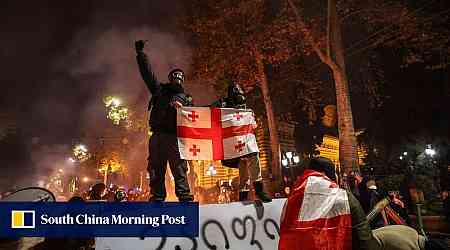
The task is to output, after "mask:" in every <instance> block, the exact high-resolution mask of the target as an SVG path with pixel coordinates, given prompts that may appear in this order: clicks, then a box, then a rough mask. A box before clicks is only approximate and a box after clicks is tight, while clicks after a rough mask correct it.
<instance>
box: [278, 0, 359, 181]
mask: <svg viewBox="0 0 450 250" xmlns="http://www.w3.org/2000/svg"><path fill="white" fill-rule="evenodd" d="M287 1H288V3H289V5H290V6H291V8H292V10H293V11H294V14H295V16H296V18H297V21H298V24H299V26H300V31H301V32H302V33H303V35H304V37H305V40H306V42H308V43H309V45H310V46H311V47H312V49H313V50H314V52H316V54H317V56H318V57H319V59H320V60H321V61H322V62H323V63H325V64H326V65H328V66H329V67H330V69H331V71H332V72H333V77H334V82H335V86H336V99H337V100H336V104H337V105H336V106H337V113H338V129H339V161H340V164H341V168H342V169H343V171H344V172H345V173H349V172H350V171H352V170H353V169H357V161H356V152H357V151H356V137H355V129H354V127H353V115H352V108H351V105H350V94H349V92H348V81H347V76H346V73H345V63H344V52H343V49H342V41H341V35H340V26H339V25H340V23H339V20H338V17H337V13H336V1H335V0H330V1H329V2H328V4H329V6H331V7H332V8H330V9H329V19H330V20H331V22H330V24H329V26H328V29H329V30H328V31H329V34H328V39H329V46H328V53H327V54H325V53H324V52H323V51H322V50H321V49H320V47H319V44H318V43H317V42H316V40H315V39H314V37H313V35H312V34H311V31H310V30H309V28H308V26H307V25H306V24H305V23H304V22H303V20H302V18H301V16H300V14H299V12H298V9H297V7H296V6H295V5H294V3H293V2H292V0H287ZM332 49H333V50H334V51H332Z"/></svg>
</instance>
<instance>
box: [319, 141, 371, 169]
mask: <svg viewBox="0 0 450 250" xmlns="http://www.w3.org/2000/svg"><path fill="white" fill-rule="evenodd" d="M317 150H318V151H319V152H320V156H323V157H326V158H328V159H330V160H332V161H333V163H334V165H335V166H336V169H337V170H339V167H340V164H339V138H337V137H335V136H331V135H324V136H323V141H322V144H321V145H320V146H318V147H317ZM357 150H358V164H359V165H360V166H361V165H363V164H364V163H363V159H364V157H365V156H366V149H364V148H363V147H362V146H358V149H357Z"/></svg>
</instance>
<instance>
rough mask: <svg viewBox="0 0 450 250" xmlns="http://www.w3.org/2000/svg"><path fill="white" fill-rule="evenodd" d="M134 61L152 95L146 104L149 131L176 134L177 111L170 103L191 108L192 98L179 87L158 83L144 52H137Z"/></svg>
mask: <svg viewBox="0 0 450 250" xmlns="http://www.w3.org/2000/svg"><path fill="white" fill-rule="evenodd" d="M136 59H137V63H138V65H139V71H140V73H141V76H142V79H143V80H144V82H145V84H146V85H147V88H148V90H149V91H150V93H151V94H152V98H151V99H150V102H149V104H148V110H151V112H150V121H149V123H150V128H151V130H152V131H153V132H163V133H171V134H174V133H176V132H177V110H176V108H175V107H173V106H172V103H173V102H175V101H178V102H180V103H181V104H183V106H192V105H193V103H192V98H191V97H190V95H187V94H185V93H184V89H183V87H181V86H176V85H174V84H161V83H160V82H158V80H157V79H156V76H155V74H154V72H153V71H152V69H151V65H150V63H149V62H148V59H147V55H146V54H145V53H144V52H138V53H137V56H136Z"/></svg>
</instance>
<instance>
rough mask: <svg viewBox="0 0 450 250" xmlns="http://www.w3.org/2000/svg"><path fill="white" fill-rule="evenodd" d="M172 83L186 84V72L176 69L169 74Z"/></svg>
mask: <svg viewBox="0 0 450 250" xmlns="http://www.w3.org/2000/svg"><path fill="white" fill-rule="evenodd" d="M169 81H170V83H177V84H182V83H183V82H184V72H183V71H182V70H181V69H174V70H172V71H170V73H169Z"/></svg>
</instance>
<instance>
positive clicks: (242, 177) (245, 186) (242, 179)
mask: <svg viewBox="0 0 450 250" xmlns="http://www.w3.org/2000/svg"><path fill="white" fill-rule="evenodd" d="M238 166H239V201H246V200H247V199H248V192H249V191H250V190H249V186H250V177H249V174H248V167H247V161H246V160H245V159H243V158H240V159H239V163H238Z"/></svg>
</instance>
